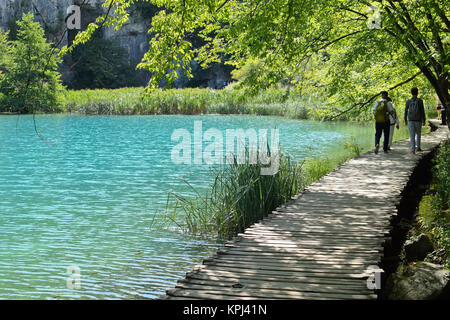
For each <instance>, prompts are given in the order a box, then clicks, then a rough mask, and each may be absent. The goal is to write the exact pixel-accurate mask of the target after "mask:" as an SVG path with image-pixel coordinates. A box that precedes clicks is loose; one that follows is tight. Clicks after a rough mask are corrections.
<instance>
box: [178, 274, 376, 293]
mask: <svg viewBox="0 0 450 320" xmlns="http://www.w3.org/2000/svg"><path fill="white" fill-rule="evenodd" d="M178 283H182V284H195V285H205V286H211V287H219V288H222V287H224V288H233V287H238V286H242V287H243V288H246V289H266V290H277V291H284V290H286V291H296V292H316V293H330V292H331V293H350V294H352V293H358V294H369V295H370V294H373V291H372V290H369V289H367V286H365V287H364V286H360V287H345V286H335V285H333V284H317V283H299V282H296V283H293V282H270V281H256V280H247V279H239V281H233V280H229V279H221V280H212V279H207V280H201V279H192V278H191V279H181V280H179V281H178Z"/></svg>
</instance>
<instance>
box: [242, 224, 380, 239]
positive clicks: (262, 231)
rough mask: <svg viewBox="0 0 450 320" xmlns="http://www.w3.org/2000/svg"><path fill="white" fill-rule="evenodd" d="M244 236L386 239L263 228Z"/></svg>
mask: <svg viewBox="0 0 450 320" xmlns="http://www.w3.org/2000/svg"><path fill="white" fill-rule="evenodd" d="M245 234H260V235H261V236H265V235H271V234H277V235H280V236H293V237H304V238H316V237H321V238H322V239H328V238H332V239H336V238H337V239H341V240H343V241H352V240H357V241H358V240H361V241H366V240H367V241H371V240H372V239H375V240H379V241H383V240H384V239H385V238H386V237H385V236H384V235H378V234H358V235H355V234H353V233H351V232H348V233H345V232H341V233H335V234H332V233H329V232H326V231H305V230H292V231H287V230H279V229H275V228H263V227H250V228H247V229H246V230H245Z"/></svg>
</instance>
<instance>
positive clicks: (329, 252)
mask: <svg viewBox="0 0 450 320" xmlns="http://www.w3.org/2000/svg"><path fill="white" fill-rule="evenodd" d="M225 248H239V250H242V251H248V252H269V253H284V254H292V255H296V254H309V255H311V256H314V255H328V256H330V257H334V256H338V257H347V258H349V259H350V258H381V256H382V253H381V252H379V251H377V250H373V252H372V251H371V252H356V251H349V250H336V249H330V248H322V249H320V250H318V249H317V248H316V249H313V250H311V249H308V248H294V247H290V248H286V247H285V248H275V247H273V248H272V247H269V246H258V247H256V246H252V247H245V248H244V247H240V246H237V245H233V244H225Z"/></svg>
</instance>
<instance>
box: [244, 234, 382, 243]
mask: <svg viewBox="0 0 450 320" xmlns="http://www.w3.org/2000/svg"><path fill="white" fill-rule="evenodd" d="M238 237H241V238H246V239H255V238H262V239H279V240H283V241H287V240H292V241H295V242H297V241H298V240H302V241H321V242H324V241H326V243H330V244H342V245H346V244H353V243H359V244H364V245H366V246H367V245H368V246H377V245H378V246H381V245H382V244H383V242H384V241H385V239H384V238H363V239H361V238H360V239H353V240H352V239H351V238H344V239H343V238H340V237H336V235H334V237H318V236H316V237H311V236H309V237H306V236H304V235H302V234H292V233H290V234H289V233H285V234H277V233H263V232H261V233H259V234H258V233H257V232H248V231H246V232H245V233H241V234H238Z"/></svg>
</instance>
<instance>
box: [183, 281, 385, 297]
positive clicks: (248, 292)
mask: <svg viewBox="0 0 450 320" xmlns="http://www.w3.org/2000/svg"><path fill="white" fill-rule="evenodd" d="M175 288H179V289H180V288H181V289H186V290H185V292H189V293H194V292H195V291H200V290H201V292H209V293H213V294H222V295H229V296H233V297H252V298H256V299H259V298H270V299H317V298H325V299H376V295H373V294H372V295H365V294H351V293H349V294H345V293H337V294H334V293H315V292H295V291H276V290H267V289H258V290H254V289H243V288H224V287H221V288H217V287H212V286H202V285H195V284H189V285H187V284H177V285H176V286H175ZM174 295H175V296H176V294H174ZM193 296H195V295H193Z"/></svg>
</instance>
